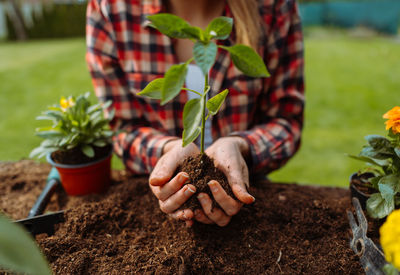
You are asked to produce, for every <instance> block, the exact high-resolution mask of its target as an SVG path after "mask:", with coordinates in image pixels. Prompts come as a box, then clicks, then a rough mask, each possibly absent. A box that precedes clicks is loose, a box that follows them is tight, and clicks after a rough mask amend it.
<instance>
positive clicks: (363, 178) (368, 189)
mask: <svg viewBox="0 0 400 275" xmlns="http://www.w3.org/2000/svg"><path fill="white" fill-rule="evenodd" d="M373 176H374V175H373V174H372V173H365V174H361V175H357V174H355V175H354V176H353V177H352V178H351V183H352V184H354V185H355V186H356V187H357V189H358V190H359V191H361V192H362V193H364V194H365V195H367V196H369V195H371V194H373V193H376V192H377V190H376V189H375V188H373V187H372V185H371V183H370V182H369V181H368V180H369V178H371V177H373Z"/></svg>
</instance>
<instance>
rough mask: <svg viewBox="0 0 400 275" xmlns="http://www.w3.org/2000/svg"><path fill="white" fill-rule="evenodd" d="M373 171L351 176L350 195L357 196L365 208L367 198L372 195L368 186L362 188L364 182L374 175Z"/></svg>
mask: <svg viewBox="0 0 400 275" xmlns="http://www.w3.org/2000/svg"><path fill="white" fill-rule="evenodd" d="M373 176H374V175H373V174H372V173H365V174H362V175H358V174H357V173H354V174H352V175H351V176H350V195H351V197H352V198H354V197H355V198H357V199H358V200H359V202H360V204H361V207H362V209H363V210H365V209H366V204H367V200H368V199H369V197H370V196H371V194H370V193H369V192H368V190H365V189H366V188H360V187H361V185H362V183H363V182H365V181H367V180H368V179H369V178H371V177H373Z"/></svg>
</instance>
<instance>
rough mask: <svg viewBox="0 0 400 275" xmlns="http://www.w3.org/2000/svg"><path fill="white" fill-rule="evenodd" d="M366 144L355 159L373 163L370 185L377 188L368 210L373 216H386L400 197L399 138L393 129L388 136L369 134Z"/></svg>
mask: <svg viewBox="0 0 400 275" xmlns="http://www.w3.org/2000/svg"><path fill="white" fill-rule="evenodd" d="M365 139H366V140H367V142H368V145H365V146H364V147H363V148H362V150H361V152H360V153H359V155H358V156H351V157H353V158H355V159H358V160H361V161H364V162H366V163H367V164H369V165H372V166H373V168H374V171H375V177H373V178H372V179H370V185H371V187H372V188H375V189H376V190H377V193H374V194H372V195H371V197H370V198H369V199H368V200H367V212H368V214H369V215H370V216H371V217H372V218H378V219H381V218H384V217H386V216H387V215H389V214H390V213H391V212H392V211H393V210H394V209H395V205H396V202H398V201H399V198H400V158H399V156H398V154H397V153H396V151H397V150H396V148H399V147H400V142H399V138H398V136H397V135H395V134H394V133H393V132H392V131H391V130H389V134H388V137H387V138H386V137H382V136H378V135H368V136H366V137H365Z"/></svg>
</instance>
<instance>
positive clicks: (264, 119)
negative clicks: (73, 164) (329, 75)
mask: <svg viewBox="0 0 400 275" xmlns="http://www.w3.org/2000/svg"><path fill="white" fill-rule="evenodd" d="M158 12H169V13H173V14H175V15H178V16H180V17H183V18H184V19H185V20H187V21H188V22H189V23H190V24H192V25H195V26H198V27H201V28H205V27H206V26H207V25H208V23H209V22H210V21H211V20H212V19H213V18H215V17H217V16H221V15H224V16H229V17H233V18H234V32H232V34H231V36H230V37H229V39H228V40H224V41H220V43H222V44H224V45H227V46H229V45H233V44H234V43H242V44H246V45H249V46H251V47H253V48H254V49H255V50H256V51H257V52H258V53H259V54H260V55H261V56H262V57H263V59H264V61H265V63H266V65H267V68H268V70H269V72H270V73H271V77H269V78H265V79H263V78H251V77H247V76H244V75H243V74H241V73H240V72H239V71H238V70H237V69H235V68H234V66H233V64H232V62H231V60H230V57H229V55H228V54H227V53H226V52H225V51H219V52H218V54H217V59H216V62H215V64H214V66H213V68H212V69H211V71H210V75H209V77H210V86H211V92H210V93H211V96H213V95H214V94H216V93H218V92H219V91H221V90H223V89H225V88H228V89H229V95H228V97H227V99H226V101H225V103H224V105H223V106H222V108H221V109H220V111H219V113H218V114H217V115H216V116H214V117H213V118H212V120H211V125H209V132H210V134H209V138H210V139H209V140H210V143H211V144H210V145H209V147H208V148H207V150H206V153H207V154H208V155H209V156H210V157H212V158H214V161H215V164H216V166H217V167H218V168H220V169H221V170H222V171H223V172H224V173H225V175H226V176H227V179H228V182H229V184H230V186H231V188H232V191H233V193H234V195H235V196H236V199H237V200H235V199H234V198H232V197H230V196H228V195H227V194H226V192H225V191H224V190H223V189H222V188H221V186H220V185H219V183H218V182H216V181H211V182H210V183H209V186H210V189H211V192H212V194H213V196H214V199H215V200H216V201H217V203H218V204H219V207H214V209H212V204H211V199H210V197H209V196H208V195H207V194H204V193H200V194H198V195H197V196H198V199H199V201H200V203H201V205H202V207H203V209H202V210H196V211H195V212H194V213H193V211H191V210H188V209H185V210H178V209H179V208H180V206H181V205H182V204H183V203H184V202H185V201H186V200H187V199H188V198H189V197H191V196H192V195H193V194H194V193H195V191H196V190H195V187H194V186H193V185H191V184H185V183H186V182H187V181H188V175H187V174H186V173H184V172H181V173H179V174H177V175H176V176H175V177H173V174H174V172H175V170H176V168H177V166H178V165H179V164H180V163H181V161H182V160H183V159H185V158H186V157H187V156H190V155H194V154H197V153H198V152H199V149H198V146H197V145H196V144H194V143H193V144H190V145H188V146H186V147H185V148H182V145H181V144H182V142H181V140H180V139H179V138H178V137H180V136H181V134H182V111H183V106H184V104H185V102H187V100H188V94H187V93H186V92H184V91H182V92H181V93H180V94H179V96H178V97H176V98H175V99H174V100H173V101H172V102H171V103H169V104H166V105H164V106H160V104H159V102H158V101H155V100H152V99H148V98H144V97H141V96H137V95H136V94H137V93H138V92H140V91H141V90H142V89H143V88H144V87H145V86H146V84H147V83H148V82H150V81H151V80H153V79H155V78H158V77H162V76H163V75H164V73H165V72H166V70H167V69H168V68H169V67H170V66H171V65H173V64H176V63H180V62H185V61H186V60H187V59H189V58H190V57H191V55H192V52H191V49H192V45H193V44H192V42H191V41H190V40H171V39H169V38H168V37H166V36H164V35H162V34H161V33H159V32H158V31H157V30H155V29H153V28H151V27H149V21H148V20H146V16H148V15H151V14H155V13H158ZM87 13H88V14H87V16H88V18H87V62H88V64H89V68H90V72H91V76H92V80H93V84H94V87H95V92H96V95H97V96H98V98H99V100H100V101H105V100H112V101H113V106H112V107H113V108H114V109H115V110H116V115H115V119H114V120H113V122H112V125H111V126H112V128H113V129H122V130H124V131H123V132H121V133H120V134H119V135H118V136H117V137H116V138H115V151H116V153H117V154H118V155H119V156H121V157H122V159H123V161H124V163H125V165H126V167H127V168H129V169H130V170H132V171H133V172H135V173H138V174H144V173H151V174H150V179H149V184H150V187H151V190H152V191H153V193H154V194H155V196H156V197H157V198H158V200H159V203H160V208H161V210H162V211H163V212H165V213H167V214H169V215H170V216H171V217H173V218H176V219H181V220H184V221H185V222H186V224H187V225H188V226H191V225H192V224H193V220H197V221H199V222H202V223H207V224H212V223H216V224H217V225H219V226H225V225H227V224H228V223H229V221H230V219H231V217H232V216H233V215H235V214H236V213H237V212H238V211H239V210H240V208H241V207H242V205H243V204H249V203H252V202H254V197H253V196H251V195H250V194H249V193H248V192H247V187H248V186H249V170H250V172H251V173H252V174H256V173H263V174H266V173H268V172H270V171H272V170H275V169H277V168H279V167H281V166H282V165H283V164H284V163H286V162H287V160H288V159H289V158H290V157H291V156H293V154H294V153H295V152H296V151H297V150H298V148H299V145H300V136H301V129H302V122H303V108H304V95H303V92H304V80H303V43H302V33H301V25H300V19H299V15H298V10H297V6H296V4H295V2H294V0H263V1H256V0H252V1H250V0H228V1H223V0H196V1H188V0H167V1H161V0H142V1H140V0H130V1H122V0H113V1H112V0H91V1H90V2H89V5H88V11H87ZM189 75H192V73H189ZM191 78H192V79H193V75H192V77H191ZM194 79H196V77H194ZM194 82H196V81H194ZM186 84H187V85H196V83H193V80H190V76H189V77H188V79H187V83H186Z"/></svg>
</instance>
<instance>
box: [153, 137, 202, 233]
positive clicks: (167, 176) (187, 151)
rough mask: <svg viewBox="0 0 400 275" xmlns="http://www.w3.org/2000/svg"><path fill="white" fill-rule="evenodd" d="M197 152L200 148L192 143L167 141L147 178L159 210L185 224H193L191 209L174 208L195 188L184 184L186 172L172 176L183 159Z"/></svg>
mask: <svg viewBox="0 0 400 275" xmlns="http://www.w3.org/2000/svg"><path fill="white" fill-rule="evenodd" d="M198 153H200V150H199V148H198V147H197V146H196V145H195V144H193V143H191V144H189V145H187V146H186V147H182V140H181V139H177V140H173V141H170V142H168V143H167V144H166V145H165V146H164V150H163V155H162V157H161V158H160V159H159V160H158V162H157V164H156V166H155V167H154V170H153V172H152V173H151V174H150V178H149V184H150V189H151V191H152V192H153V193H154V195H155V196H156V197H157V199H158V202H159V205H160V209H161V211H163V212H164V213H167V214H169V215H170V216H171V217H172V218H175V219H180V220H184V221H185V222H186V225H187V226H191V225H192V224H193V220H192V219H193V216H194V214H193V211H192V210H190V209H184V210H178V211H176V210H177V209H178V208H180V207H181V206H182V205H183V204H184V203H185V202H186V201H187V199H189V198H190V197H191V196H192V195H193V194H194V193H195V192H196V188H195V187H194V186H193V185H192V184H186V185H185V183H186V182H187V181H188V179H189V175H188V174H187V173H185V172H180V173H178V174H177V175H176V176H175V177H174V178H172V176H173V174H174V173H175V171H176V169H177V168H178V166H179V165H180V164H181V163H182V162H183V160H184V159H186V158H187V157H189V156H195V155H197V154H198ZM171 178H172V179H171Z"/></svg>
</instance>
